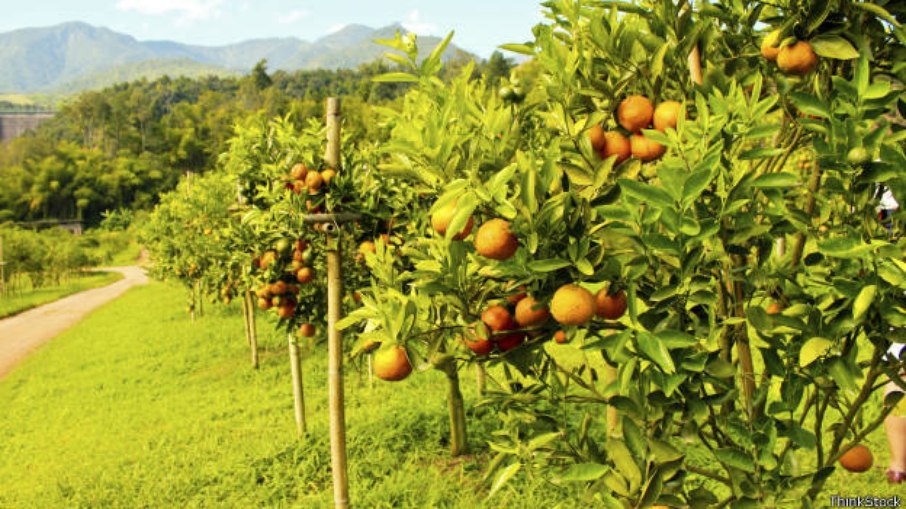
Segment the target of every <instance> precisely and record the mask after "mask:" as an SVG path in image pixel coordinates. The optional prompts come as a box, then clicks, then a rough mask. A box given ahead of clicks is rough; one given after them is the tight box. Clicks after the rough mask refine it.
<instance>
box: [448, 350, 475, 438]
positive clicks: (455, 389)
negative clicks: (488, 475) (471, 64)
mask: <svg viewBox="0 0 906 509" xmlns="http://www.w3.org/2000/svg"><path fill="white" fill-rule="evenodd" d="M444 372H445V374H446V375H447V407H448V409H449V412H450V454H452V455H453V456H460V455H462V454H465V453H467V452H469V441H468V437H467V435H466V410H465V405H464V403H463V398H462V391H460V390H459V373H458V372H457V370H456V363H455V362H453V363H450V366H449V367H447V368H446V369H445V370H444Z"/></svg>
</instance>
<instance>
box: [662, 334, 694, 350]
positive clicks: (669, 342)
mask: <svg viewBox="0 0 906 509" xmlns="http://www.w3.org/2000/svg"><path fill="white" fill-rule="evenodd" d="M657 338H658V339H659V340H660V341H661V343H662V344H663V345H664V346H665V347H667V348H668V349H670V348H687V347H690V346H692V345H695V344H697V343H698V340H696V339H695V337H694V336H692V335H691V334H686V333H685V332H683V331H679V330H674V329H666V330H662V331H660V332H658V333H657Z"/></svg>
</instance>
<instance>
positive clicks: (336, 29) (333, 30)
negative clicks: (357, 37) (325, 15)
mask: <svg viewBox="0 0 906 509" xmlns="http://www.w3.org/2000/svg"><path fill="white" fill-rule="evenodd" d="M348 26H349V25H348V24H346V23H337V24H336V25H331V27H330V28H328V29H327V33H328V34H335V33H337V32H339V31H340V30H343V29H344V28H346V27H348Z"/></svg>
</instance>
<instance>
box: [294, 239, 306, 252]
mask: <svg viewBox="0 0 906 509" xmlns="http://www.w3.org/2000/svg"><path fill="white" fill-rule="evenodd" d="M306 249H308V241H307V240H305V239H296V240H295V242H293V250H294V251H298V252H300V253H301V252H303V251H305V250H306Z"/></svg>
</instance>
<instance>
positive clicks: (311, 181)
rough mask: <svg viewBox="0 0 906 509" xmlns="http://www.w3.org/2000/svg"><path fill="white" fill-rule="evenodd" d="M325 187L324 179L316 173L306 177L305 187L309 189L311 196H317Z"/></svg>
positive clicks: (310, 173)
mask: <svg viewBox="0 0 906 509" xmlns="http://www.w3.org/2000/svg"><path fill="white" fill-rule="evenodd" d="M323 185H324V178H323V177H321V174H320V173H318V172H316V171H310V172H308V174H307V175H305V187H307V188H308V193H309V194H315V193H317V192H318V190H319V189H321V186H323ZM312 191H314V192H312Z"/></svg>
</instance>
